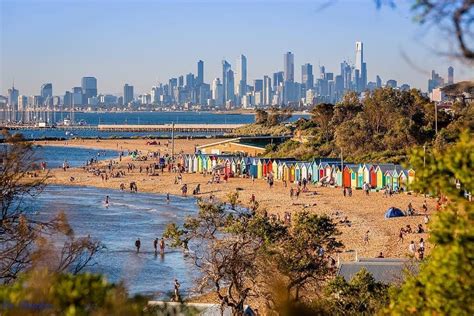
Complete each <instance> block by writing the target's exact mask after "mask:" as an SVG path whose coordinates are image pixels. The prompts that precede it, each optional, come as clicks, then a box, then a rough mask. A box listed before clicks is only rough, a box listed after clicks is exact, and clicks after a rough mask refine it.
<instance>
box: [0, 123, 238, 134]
mask: <svg viewBox="0 0 474 316" xmlns="http://www.w3.org/2000/svg"><path fill="white" fill-rule="evenodd" d="M244 125H245V124H159V125H152V124H144V125H133V124H99V125H58V126H37V125H5V126H1V128H7V129H9V130H52V129H58V130H69V131H73V130H96V131H103V132H171V131H175V132H218V133H219V132H220V133H230V132H233V131H234V130H235V129H237V128H239V127H242V126H244Z"/></svg>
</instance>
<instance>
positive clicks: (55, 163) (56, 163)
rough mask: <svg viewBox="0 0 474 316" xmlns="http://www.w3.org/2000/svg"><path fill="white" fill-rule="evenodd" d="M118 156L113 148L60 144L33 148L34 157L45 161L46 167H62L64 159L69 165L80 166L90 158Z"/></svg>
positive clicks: (98, 158) (99, 158)
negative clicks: (64, 145)
mask: <svg viewBox="0 0 474 316" xmlns="http://www.w3.org/2000/svg"><path fill="white" fill-rule="evenodd" d="M118 156H119V153H118V152H117V151H113V150H97V149H89V148H75V147H61V146H36V148H35V157H36V159H37V160H38V161H40V162H41V161H44V162H46V165H47V167H48V168H59V167H62V165H63V162H64V161H67V163H68V164H69V166H70V167H81V166H83V165H85V163H86V162H87V161H88V160H90V159H91V158H94V159H97V160H106V159H115V158H117V157H118Z"/></svg>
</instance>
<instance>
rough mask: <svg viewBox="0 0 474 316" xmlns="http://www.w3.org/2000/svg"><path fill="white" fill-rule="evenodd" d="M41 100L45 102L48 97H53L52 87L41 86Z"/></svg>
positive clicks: (50, 85) (49, 85) (48, 85)
mask: <svg viewBox="0 0 474 316" xmlns="http://www.w3.org/2000/svg"><path fill="white" fill-rule="evenodd" d="M40 95H41V98H43V100H46V99H47V98H48V97H50V98H52V97H53V85H52V84H51V83H45V84H43V85H41V92H40Z"/></svg>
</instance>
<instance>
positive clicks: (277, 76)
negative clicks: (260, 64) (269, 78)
mask: <svg viewBox="0 0 474 316" xmlns="http://www.w3.org/2000/svg"><path fill="white" fill-rule="evenodd" d="M284 80H285V79H284V72H283V71H279V72H275V73H273V87H278V86H279V85H281V84H283V82H284Z"/></svg>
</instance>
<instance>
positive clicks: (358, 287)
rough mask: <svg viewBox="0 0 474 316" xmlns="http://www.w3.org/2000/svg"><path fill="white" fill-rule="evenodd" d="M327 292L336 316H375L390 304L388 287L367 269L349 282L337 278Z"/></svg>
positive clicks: (330, 284)
mask: <svg viewBox="0 0 474 316" xmlns="http://www.w3.org/2000/svg"><path fill="white" fill-rule="evenodd" d="M325 291H326V296H327V298H328V304H330V305H331V306H332V307H333V311H334V314H336V315H360V314H367V315H373V314H376V313H377V312H378V311H379V310H381V309H382V307H384V306H385V305H386V304H387V303H388V285H386V284H383V283H380V282H377V281H376V280H375V279H374V277H373V276H372V275H371V274H370V273H369V272H367V270H365V269H362V270H360V271H359V272H357V274H355V275H354V276H353V277H352V279H351V280H350V281H349V282H347V281H346V280H345V279H344V278H343V277H342V276H338V277H336V278H335V279H334V280H332V281H331V282H329V284H328V285H327V287H326V289H325Z"/></svg>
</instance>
